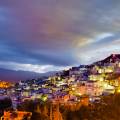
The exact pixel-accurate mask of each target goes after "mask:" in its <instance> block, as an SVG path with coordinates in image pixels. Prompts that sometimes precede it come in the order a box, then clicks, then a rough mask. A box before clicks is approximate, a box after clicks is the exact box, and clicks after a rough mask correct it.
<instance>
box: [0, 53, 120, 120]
mask: <svg viewBox="0 0 120 120" xmlns="http://www.w3.org/2000/svg"><path fill="white" fill-rule="evenodd" d="M115 93H120V55H119V54H112V55H110V56H109V57H107V58H106V59H104V60H101V61H98V62H96V63H93V64H91V65H80V66H78V67H72V68H70V69H69V70H64V71H62V72H58V73H56V74H55V75H52V76H49V77H42V78H38V79H32V80H25V81H23V80H20V81H19V82H18V83H8V82H4V81H0V99H4V98H5V97H8V98H10V99H11V101H12V106H13V109H14V110H17V107H18V106H19V105H21V104H22V103H23V102H25V101H26V100H27V101H30V100H33V101H35V100H40V101H41V103H45V102H48V101H49V102H50V103H51V104H53V105H57V104H59V105H67V106H70V105H72V106H73V105H76V104H77V108H78V109H79V108H80V106H81V105H85V106H88V105H89V104H92V103H99V102H100V101H101V98H102V96H107V95H111V94H115ZM78 103H79V104H78ZM4 112H5V111H4ZM30 116H31V114H30ZM3 117H4V116H3ZM61 119H62V118H61ZM6 120H7V119H6ZM51 120H57V119H52V118H51Z"/></svg>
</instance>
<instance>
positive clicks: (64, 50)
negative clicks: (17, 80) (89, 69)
mask: <svg viewBox="0 0 120 120" xmlns="http://www.w3.org/2000/svg"><path fill="white" fill-rule="evenodd" d="M119 11H120V0H1V1H0V68H6V69H9V70H24V71H34V72H39V73H44V72H47V71H54V70H60V69H64V68H66V67H69V66H73V65H79V64H90V63H92V62H94V61H96V60H100V59H103V58H105V57H107V56H108V55H110V54H111V53H120V34H119V33H120V12H119Z"/></svg>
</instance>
